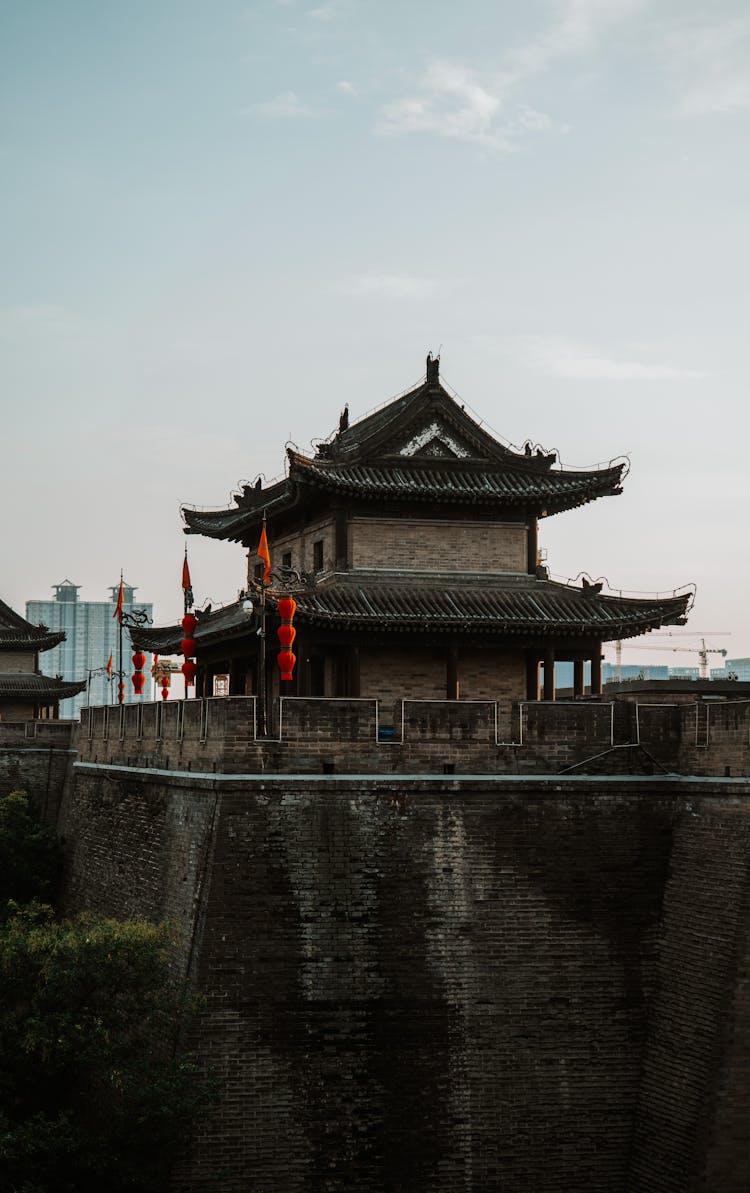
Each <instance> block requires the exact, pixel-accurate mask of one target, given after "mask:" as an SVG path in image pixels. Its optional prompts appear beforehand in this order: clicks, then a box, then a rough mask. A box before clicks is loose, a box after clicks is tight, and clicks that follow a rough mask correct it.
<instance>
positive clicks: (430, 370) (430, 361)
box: [425, 352, 440, 385]
mask: <svg viewBox="0 0 750 1193" xmlns="http://www.w3.org/2000/svg"><path fill="white" fill-rule="evenodd" d="M426 363H427V374H426V378H425V379H426V381H427V384H428V385H433V384H434V385H438V384H439V382H440V353H439V352H438V354H437V356H433V355H432V352H428V353H427V362H426Z"/></svg>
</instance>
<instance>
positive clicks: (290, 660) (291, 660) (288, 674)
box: [276, 650, 297, 679]
mask: <svg viewBox="0 0 750 1193" xmlns="http://www.w3.org/2000/svg"><path fill="white" fill-rule="evenodd" d="M276 662H277V663H278V664H279V670H280V671H281V678H282V679H291V678H292V672H293V671H294V664H295V663H296V662H297V656H296V655H295V654H294V652H293V651H291V650H280V651H279V657H278V658H277V660H276Z"/></svg>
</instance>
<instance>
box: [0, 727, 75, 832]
mask: <svg viewBox="0 0 750 1193" xmlns="http://www.w3.org/2000/svg"><path fill="white" fill-rule="evenodd" d="M74 725H76V726H77V722H74V721H2V722H0V796H2V795H9V794H10V792H11V791H18V790H20V789H22V790H24V791H26V792H28V794H29V795H30V796H31V797H32V799H33V800H34V801H35V803H36V805H37V807H39V808H40V809H41V811H42V813H43V815H44V816H45V818H47V819H50V820H53V821H54V819H55V817H56V815H57V808H58V805H59V803H60V799H61V798H62V792H63V787H64V784H65V781H66V777H67V775H68V772H69V768H70V765H71V763H72V761H73V759H74V758H75V757H76V753H75V751H74V750H73V749H72V747H71V738H72V734H73V727H74Z"/></svg>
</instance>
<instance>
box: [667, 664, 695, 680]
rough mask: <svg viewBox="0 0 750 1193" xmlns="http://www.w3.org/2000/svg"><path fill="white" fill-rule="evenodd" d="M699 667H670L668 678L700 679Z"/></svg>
mask: <svg viewBox="0 0 750 1193" xmlns="http://www.w3.org/2000/svg"><path fill="white" fill-rule="evenodd" d="M700 675H701V672H700V667H670V668H669V678H670V679H700Z"/></svg>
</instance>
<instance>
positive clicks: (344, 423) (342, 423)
mask: <svg viewBox="0 0 750 1193" xmlns="http://www.w3.org/2000/svg"><path fill="white" fill-rule="evenodd" d="M348 427H349V403H348V402H347V404H346V406H345V407H344V409H343V410H342V411H341V415H340V416H339V435H340V434H341V433H342V431H346V430H347V429H348Z"/></svg>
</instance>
